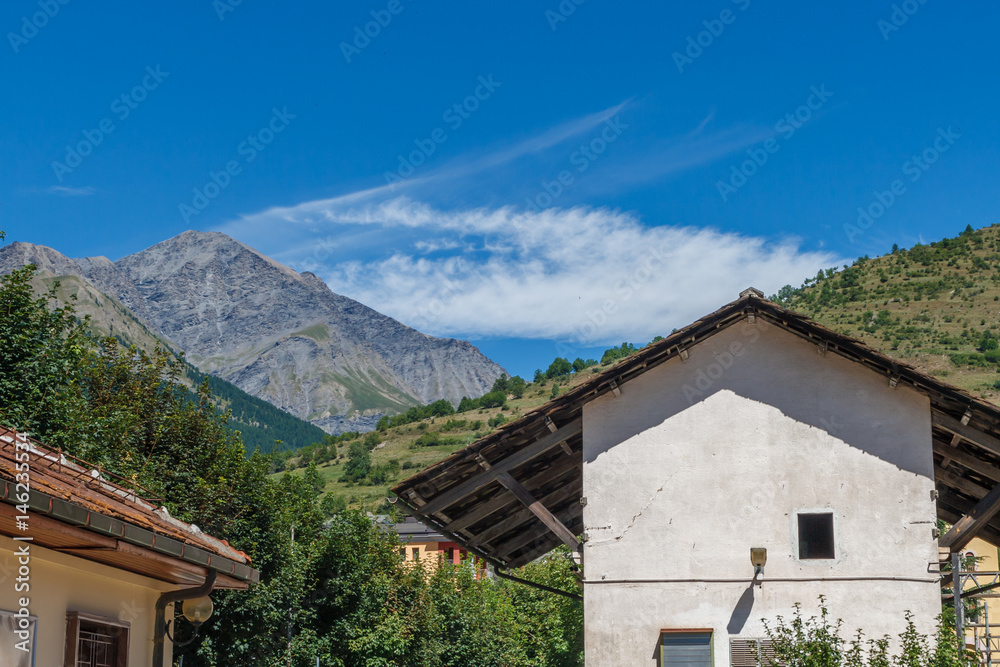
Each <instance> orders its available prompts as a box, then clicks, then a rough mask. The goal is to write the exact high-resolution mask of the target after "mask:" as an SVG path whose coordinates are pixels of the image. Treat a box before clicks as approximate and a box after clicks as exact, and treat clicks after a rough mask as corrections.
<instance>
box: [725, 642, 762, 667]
mask: <svg viewBox="0 0 1000 667" xmlns="http://www.w3.org/2000/svg"><path fill="white" fill-rule="evenodd" d="M729 664H730V665H732V667H757V642H755V641H754V640H753V639H733V640H731V641H730V642H729Z"/></svg>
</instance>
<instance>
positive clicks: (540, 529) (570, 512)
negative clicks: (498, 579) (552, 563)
mask: <svg viewBox="0 0 1000 667" xmlns="http://www.w3.org/2000/svg"><path fill="white" fill-rule="evenodd" d="M557 516H558V518H559V520H560V521H562V522H563V523H564V524H567V525H571V526H572V525H573V524H574V523H580V521H581V519H582V516H583V507H581V506H580V505H576V504H573V505H570V506H569V507H567V508H566V509H564V510H562V511H560V512H558V514H557ZM543 537H547V539H546V543H548V542H553V544H552V545H551V546H550V547H549V548H550V549H553V548H555V547H556V546H557V545H558V544H559V541H560V540H559V539H558V538H556V537H555V536H554V535H553V533H552V531H551V530H549V527H548V526H546V525H544V524H535V525H534V526H533V527H529V528H528V529H527V530H525V531H524V532H523V533H521V534H520V535H517V536H515V537H511V538H508V539H506V540H504V542H503V544H501V545H499V546H498V547H497V549H496V550H494V553H495V554H496V555H497V556H498V557H499V558H501V559H503V560H507V557H508V556H510V554H512V553H514V552H515V551H517V550H518V549H522V548H524V547H525V546H526V545H528V544H531V543H532V542H535V541H538V540H539V539H541V538H543Z"/></svg>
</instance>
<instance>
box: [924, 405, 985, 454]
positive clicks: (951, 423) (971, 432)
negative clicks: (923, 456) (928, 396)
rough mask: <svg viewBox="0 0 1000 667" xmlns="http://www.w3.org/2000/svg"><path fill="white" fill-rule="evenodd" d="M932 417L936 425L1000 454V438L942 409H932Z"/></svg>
mask: <svg viewBox="0 0 1000 667" xmlns="http://www.w3.org/2000/svg"><path fill="white" fill-rule="evenodd" d="M931 419H932V421H933V422H934V425H935V426H937V427H938V428H940V429H941V430H943V431H947V432H948V433H951V434H952V435H958V436H961V437H962V439H963V440H967V441H968V442H971V443H972V444H974V445H976V446H977V447H980V448H982V449H985V450H986V451H988V452H993V453H994V454H997V455H1000V438H994V437H993V436H992V435H989V434H988V433H984V432H983V431H982V430H980V429H978V428H974V427H972V426H969V425H968V424H963V423H962V422H961V421H960V420H958V419H955V418H954V417H952V416H950V415H946V414H945V413H943V412H941V411H940V410H932V411H931Z"/></svg>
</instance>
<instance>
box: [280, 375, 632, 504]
mask: <svg viewBox="0 0 1000 667" xmlns="http://www.w3.org/2000/svg"><path fill="white" fill-rule="evenodd" d="M618 358H620V357H618ZM618 358H613V359H612V358H609V359H607V361H606V363H603V364H598V363H596V362H593V361H591V362H590V365H589V366H588V367H586V368H582V369H580V370H579V371H578V372H572V373H566V374H564V375H560V376H558V377H554V378H549V379H542V380H539V381H536V382H531V383H528V384H527V388H526V389H525V391H524V394H523V396H521V397H520V398H515V397H514V395H513V394H508V395H507V400H506V402H505V404H504V405H503V406H502V407H492V408H474V409H471V410H468V411H465V412H456V413H454V414H450V415H446V416H439V417H429V418H426V419H420V420H417V421H414V422H412V423H409V424H403V425H400V426H395V427H391V428H387V429H381V430H378V431H376V432H375V433H374V434H369V435H368V436H367V437H368V438H370V440H369V445H370V448H372V447H373V448H372V449H371V464H372V470H373V471H378V470H379V469H381V471H382V474H376V473H373V474H372V475H369V477H368V478H366V479H364V480H363V481H361V482H358V483H354V482H346V481H344V480H343V478H344V474H345V466H346V465H347V463H348V461H349V455H348V452H349V449H350V446H351V444H352V443H356V442H363V441H364V439H365V437H366V436H365V435H364V434H362V435H359V436H357V437H356V438H354V439H347V440H342V441H341V442H337V443H333V444H329V445H327V446H325V447H309V448H306V449H305V450H303V451H299V452H293V453H291V454H289V455H286V456H287V458H285V459H283V460H282V461H281V464H280V465H281V466H282V467H283V469H284V470H282V471H280V472H277V473H275V474H278V475H282V474H285V471H288V472H290V473H291V474H293V475H302V474H304V473H305V470H306V466H307V465H308V464H309V463H310V462H312V463H315V464H316V470H317V472H318V473H319V476H320V478H321V480H322V484H323V485H324V486H323V489H324V491H325V492H327V493H328V494H331V495H333V496H336V497H338V498H340V499H342V500H343V502H345V503H346V504H347V506H349V507H353V508H362V509H366V510H371V511H375V510H379V509H383V510H384V509H385V507H384V504H385V499H386V495H387V493H388V490H389V487H390V486H392V485H393V484H394V483H395V482H397V481H398V480H400V479H403V478H405V477H409V476H410V475H411V474H413V473H415V472H417V471H418V470H420V469H422V468H425V467H427V466H429V465H430V464H432V463H435V462H436V461H439V460H441V459H443V458H445V457H446V456H448V455H449V454H451V453H453V452H455V451H457V450H459V449H462V448H463V447H466V446H468V445H470V444H471V443H473V442H475V441H476V440H478V439H479V438H481V437H483V436H485V435H486V434H488V433H490V432H491V431H492V430H494V429H495V428H497V427H498V426H499V425H500V424H501V423H505V422H507V421H512V420H514V419H517V418H518V417H520V416H521V415H523V414H524V413H526V412H529V411H531V410H533V409H534V408H536V407H538V406H540V405H542V404H544V403H546V402H548V401H549V400H550V399H551V398H552V397H553V396H554V395H555V394H554V392H556V393H562V392H564V391H566V390H567V389H569V388H571V387H574V386H576V385H577V384H579V383H581V382H583V381H584V380H586V379H588V378H591V377H593V375H594V373H598V372H600V371H601V370H603V369H604V368H607V367H609V366H610V365H612V364H613V363H615V361H617V359H618ZM556 386H558V388H556ZM501 420H502V421H501ZM327 442H328V443H329V442H331V439H327Z"/></svg>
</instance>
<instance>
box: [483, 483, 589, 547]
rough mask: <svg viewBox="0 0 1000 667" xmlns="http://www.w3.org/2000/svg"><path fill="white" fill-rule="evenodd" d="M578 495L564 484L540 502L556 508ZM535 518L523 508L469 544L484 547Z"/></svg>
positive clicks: (569, 486) (573, 489) (568, 485)
mask: <svg viewBox="0 0 1000 667" xmlns="http://www.w3.org/2000/svg"><path fill="white" fill-rule="evenodd" d="M576 495H577V493H576V489H575V488H573V486H572V485H570V484H564V485H563V486H561V487H559V488H558V489H556V490H555V491H553V492H552V493H550V494H548V495H546V496H544V497H542V498H540V499H539V501H540V502H541V503H542V505H544V506H545V507H556V506H557V505H559V504H560V503H563V502H566V501H567V500H571V499H574V498H576ZM518 507H521V503H520V502H518ZM534 516H535V514H534V512H532V511H531V510H530V509H529V508H527V507H522V508H521V509H519V510H518V511H516V512H514V513H513V514H511V515H510V516H508V517H507V518H506V519H503V520H501V521H498V522H497V523H494V524H493V525H492V526H490V527H489V528H487V529H486V530H484V531H483V532H481V533H477V534H476V535H475V536H474V537H473V538H472V540H470V542H469V544H471V545H473V546H482V545H483V544H487V543H489V542H492V541H493V540H495V539H497V538H498V537H501V536H502V535H503V534H504V533H507V532H509V531H516V530H517V528H518V527H519V526H521V525H522V524H525V523H528V522H530V521H532V517H534Z"/></svg>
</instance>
